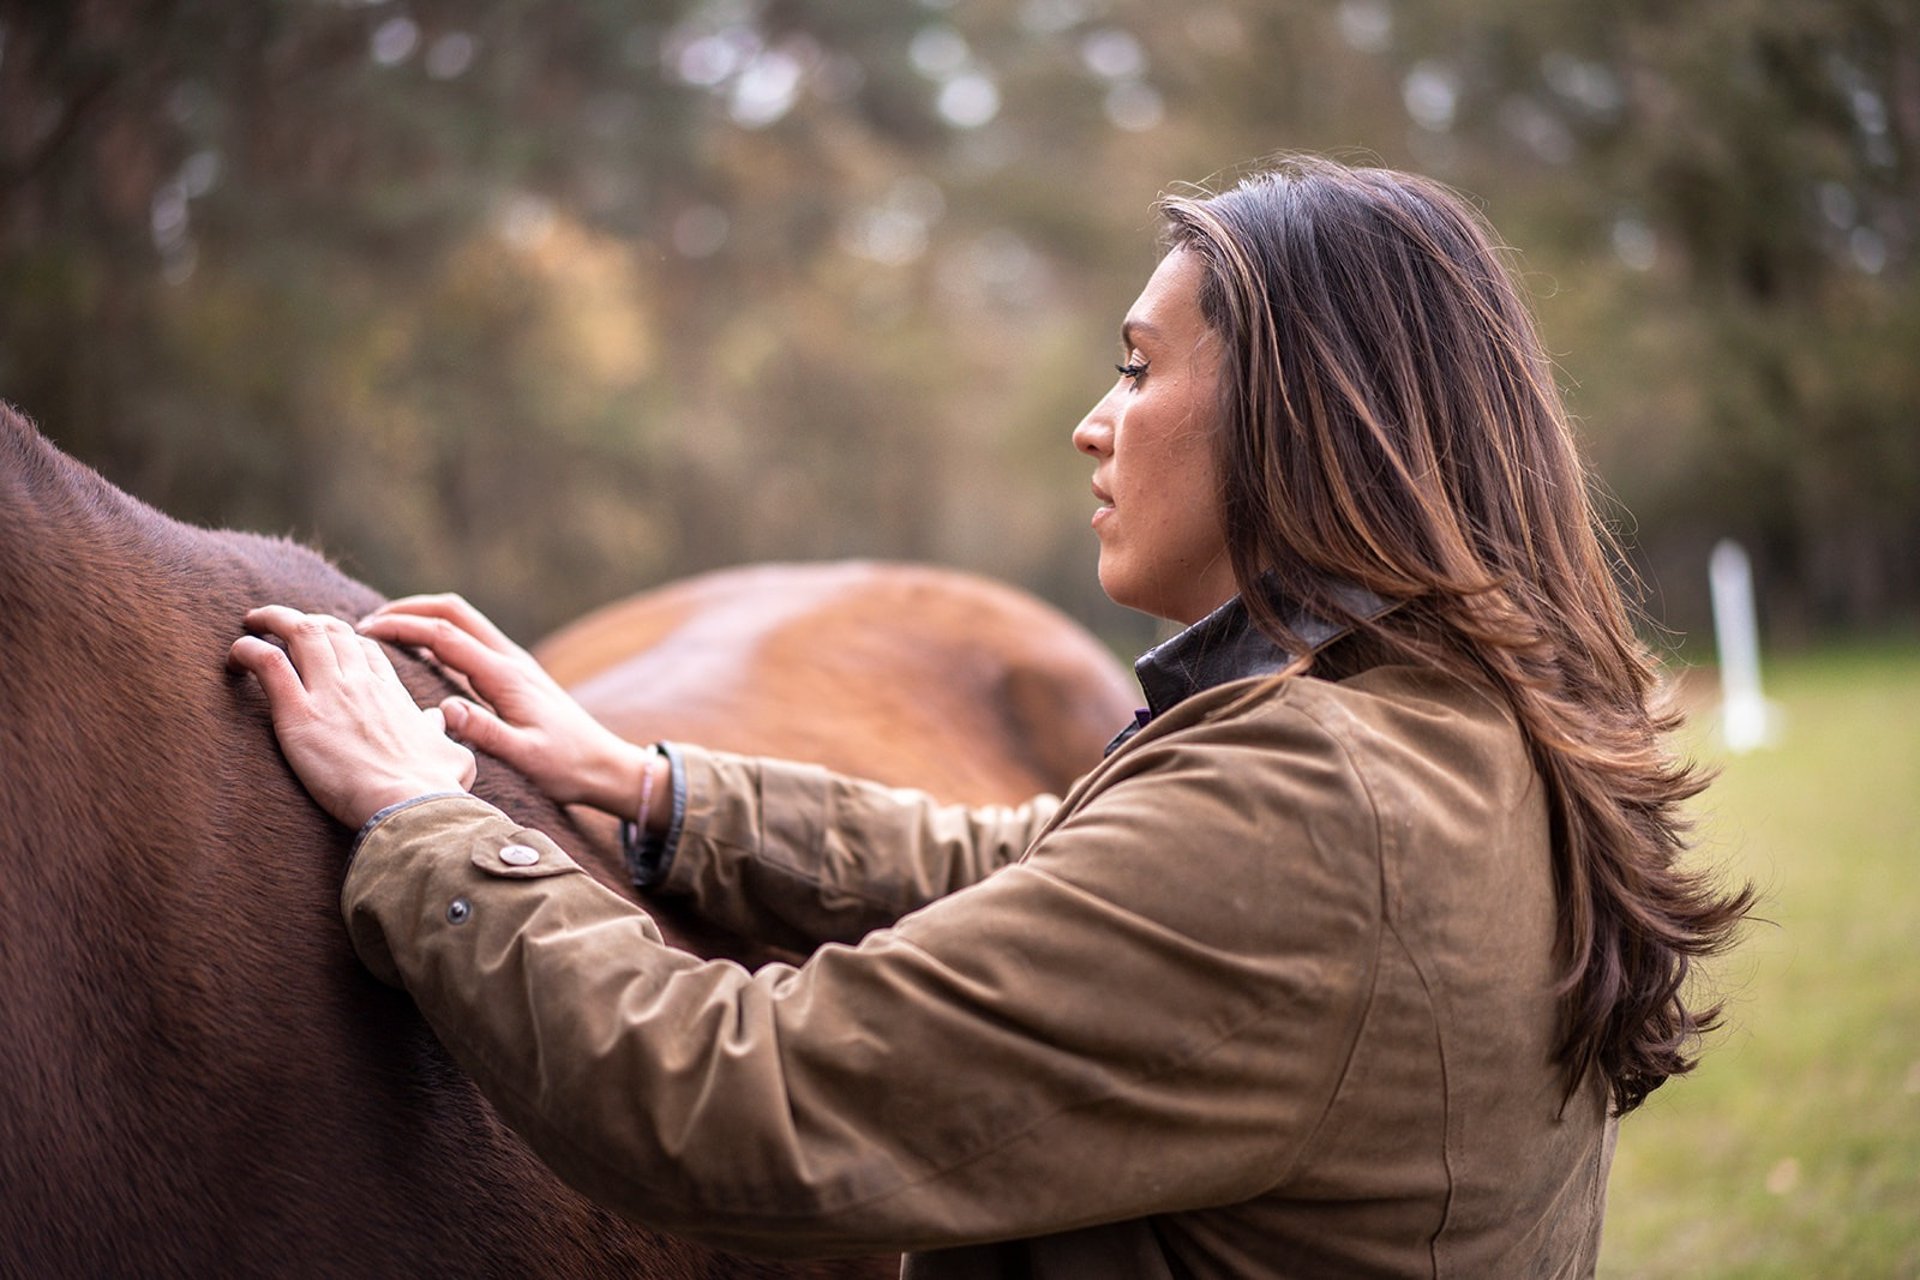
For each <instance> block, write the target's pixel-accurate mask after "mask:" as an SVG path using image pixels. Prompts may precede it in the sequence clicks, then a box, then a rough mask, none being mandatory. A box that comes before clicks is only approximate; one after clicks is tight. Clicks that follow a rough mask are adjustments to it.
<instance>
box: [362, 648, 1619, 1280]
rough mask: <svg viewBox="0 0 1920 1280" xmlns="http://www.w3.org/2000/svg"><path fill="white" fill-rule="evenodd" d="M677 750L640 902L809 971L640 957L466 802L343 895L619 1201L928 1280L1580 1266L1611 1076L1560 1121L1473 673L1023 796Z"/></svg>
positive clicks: (1525, 769) (610, 918) (529, 1122)
mask: <svg viewBox="0 0 1920 1280" xmlns="http://www.w3.org/2000/svg"><path fill="white" fill-rule="evenodd" d="M681 760H682V768H683V770H684V776H685V783H686V809H685V820H684V829H683V831H682V833H681V836H680V841H679V848H678V851H677V853H676V854H675V856H674V859H673V861H672V863H671V865H670V867H669V870H668V874H667V880H666V883H665V884H664V886H663V887H662V891H663V892H667V893H675V894H687V895H692V897H693V898H694V899H695V901H696V903H697V904H698V906H699V907H700V908H701V909H703V910H704V911H705V912H707V913H708V914H709V915H711V916H713V917H715V918H717V919H718V920H720V921H723V922H725V923H727V924H729V925H731V926H733V927H735V928H736V929H739V930H741V931H743V932H746V933H749V934H752V935H757V936H760V937H763V938H768V939H771V940H774V941H785V942H788V943H790V944H805V945H809V946H810V945H812V944H814V943H816V942H829V943H832V944H833V945H827V946H824V947H822V948H821V949H820V950H819V951H818V952H816V953H815V954H814V955H813V957H812V958H811V959H810V960H809V961H808V962H807V963H806V964H805V965H804V966H802V967H799V968H793V967H789V966H784V965H773V966H769V967H767V968H763V969H761V970H760V971H758V972H756V973H751V974H750V973H748V972H747V971H745V970H744V969H742V968H740V967H739V966H737V965H734V964H730V963H726V962H702V961H700V960H698V959H696V958H694V957H692V956H689V955H687V954H684V953H681V952H678V951H675V950H673V949H671V948H668V947H666V946H664V945H661V944H660V942H659V940H658V937H659V935H658V933H657V931H656V930H655V928H654V927H653V924H652V922H651V921H650V920H649V919H648V918H647V916H646V915H645V914H644V913H643V912H642V911H641V910H639V909H638V908H636V907H635V906H633V904H631V903H629V902H627V901H626V900H624V899H622V898H621V897H619V896H618V895H616V894H614V893H612V892H610V891H608V890H606V889H605V888H603V887H602V886H600V885H599V884H598V883H596V882H595V881H594V880H593V879H592V878H591V877H589V876H588V875H586V874H585V873H584V872H582V871H581V870H580V869H579V867H578V866H577V865H576V864H574V863H573V862H572V861H571V860H570V859H568V858H567V856H566V855H565V854H563V853H562V852H561V851H560V850H559V848H558V847H557V846H556V845H554V844H553V843H552V842H551V841H549V840H547V839H546V838H545V837H544V836H542V835H540V834H539V833H537V832H532V831H528V830H525V829H522V828H520V827H518V826H516V825H515V824H514V823H513V822H512V821H511V820H510V819H508V818H506V817H505V816H504V815H502V814H500V813H498V812H497V811H496V810H494V809H493V808H491V807H490V806H488V805H487V804H485V803H484V802H482V801H480V800H477V799H472V798H469V797H456V798H442V799H431V800H427V801H424V802H422V803H418V804H415V805H414V806H412V807H409V808H405V809H402V810H401V811H399V812H397V813H395V814H393V815H392V816H390V817H387V818H386V819H384V820H383V821H381V822H380V823H379V824H378V825H376V826H375V827H374V828H373V829H372V831H371V832H370V833H369V834H368V835H367V836H366V837H365V838H364V840H363V841H362V843H361V845H360V847H359V849H358V852H357V854H356V857H355V859H354V861H353V863H352V865H351V868H350V870H349V874H348V877H347V881H346V884H345V887H344V890H343V897H342V901H343V907H344V910H345V913H346V917H347V921H348V925H349V928H350V931H351V934H352V937H353V941H354V945H355V946H356V948H357V949H358V951H359V953H360V955H361V957H362V958H363V959H364V960H365V962H366V963H367V964H368V966H369V967H370V968H371V969H372V970H373V972H374V973H376V974H378V975H379V976H380V977H382V978H383V979H385V980H386V981H389V982H393V983H396V984H402V985H404V986H405V987H406V989H407V990H408V991H410V992H411V993H412V994H413V995H414V997H415V998H416V1000H417V1001H418V1002H419V1004H420V1007H421V1009H422V1010H423V1011H424V1012H425V1014H426V1016H427V1018H428V1020H429V1021H430V1022H431V1023H432V1025H433V1027H434V1029H435V1030H436V1031H437V1032H438V1034H439V1035H440V1037H441V1039H442V1040H443V1041H444V1042H445V1044H446V1045H447V1047H448V1049H449V1050H450V1051H451V1052H452V1053H453V1054H454V1056H455V1057H456V1058H457V1059H458V1060H459V1061H460V1063H461V1064H462V1065H463V1066H464V1067H465V1068H466V1069H467V1070H468V1071H470V1072H471V1073H472V1074H473V1075H474V1077H475V1079H476V1080H477V1081H478V1082H479V1084H480V1086H481V1087H482V1089H483V1090H484V1091H485V1092H486V1094H487V1095H488V1097H489V1098H491V1099H492V1100H493V1101H494V1103H495V1104H496V1105H497V1106H498V1107H499V1109H500V1110H501V1112H502V1113H503V1114H504V1115H505V1117H506V1118H507V1119H508V1121H509V1122H510V1123H512V1124H513V1125H514V1127H515V1128H516V1129H517V1130H518V1131H519V1132H520V1133H521V1134H522V1135H523V1136H524V1137H525V1138H526V1139H527V1140H528V1141H529V1142H530V1143H531V1144H532V1146H533V1147H534V1148H535V1150H537V1151H538V1152H539V1153H540V1155H541V1156H542V1157H543V1158H544V1159H545V1160H547V1161H548V1162H549V1163H550V1164H551V1165H552V1166H553V1167H554V1168H555V1169H556V1170H557V1171H558V1172H559V1173H560V1174H561V1175H562V1176H563V1177H565V1178H566V1179H567V1180H568V1181H569V1182H571V1183H573V1184H574V1185H575V1186H577V1187H579V1188H581V1189H582V1190H583V1191H585V1192H586V1193H588V1194H589V1195H591V1196H593V1197H595V1198H596V1199H598V1200H600V1201H602V1202H603V1203H605V1204H608V1205H610V1206H612V1207H614V1208H616V1209H617V1210H619V1211H621V1212H623V1213H625V1214H627V1215H629V1216H631V1217H633V1218H635V1219H637V1220H639V1221H641V1222H643V1223H646V1224H649V1225H652V1226H655V1227H658V1228H661V1229H664V1230H668V1231H672V1232H676V1233H679V1234H682V1235H686V1236H690V1237H694V1238H696V1239H700V1240H703V1241H706V1242H708V1243H711V1244H714V1245H718V1246H722V1247H728V1248H734V1249H741V1250H748V1251H759V1252H767V1253H784V1254H808V1253H813V1254H824V1253H873V1252H887V1251H895V1250H898V1251H904V1252H907V1253H909V1254H910V1255H912V1256H910V1257H909V1258H908V1260H907V1264H906V1273H907V1274H908V1275H910V1276H916V1277H1002V1276H1004V1277H1075V1278H1077V1277H1107V1276H1112V1277H1131V1276H1138V1277H1175V1276H1194V1277H1229V1276H1232V1277H1239V1276H1250V1277H1260V1276H1321V1275H1328V1276H1373V1275H1381V1276H1442V1275H1444V1276H1463V1277H1483V1276H1576V1275H1588V1274H1591V1273H1592V1271H1593V1269H1594V1262H1595V1255H1596V1253H1597V1251H1598V1246H1599V1235H1600V1223H1601V1214H1602V1208H1603V1201H1604V1192H1605V1184H1606V1175H1607V1168H1608V1163H1609V1159H1610V1156H1611V1150H1612V1135H1613V1126H1612V1124H1611V1123H1610V1122H1609V1121H1608V1119H1607V1117H1606V1107H1605V1096H1604V1088H1603V1085H1602V1084H1601V1082H1600V1081H1599V1080H1597V1079H1590V1080H1589V1081H1587V1082H1585V1083H1584V1084H1583V1085H1582V1087H1581V1088H1580V1089H1579V1090H1578V1091H1576V1092H1575V1094H1574V1096H1573V1097H1572V1099H1571V1101H1570V1102H1568V1103H1567V1104H1566V1105H1565V1106H1564V1108H1563V1107H1562V1094H1563V1092H1564V1091H1565V1081H1564V1078H1563V1075H1562V1073H1561V1072H1560V1071H1559V1070H1558V1069H1557V1068H1556V1067H1555V1066H1554V1065H1553V1064H1552V1063H1551V1061H1550V1055H1551V1050H1552V1044H1553V1038H1554V1030H1555V1027H1556V1025H1557V1023H1556V1007H1555V1001H1554V998H1553V994H1552V990H1553V985H1554V976H1555V973H1554V960H1553V951H1554V915H1555V907H1554V904H1555V899H1554V890H1553V883H1552V872H1551V868H1550V866H1549V853H1548V830H1547V813H1546V805H1545V801H1544V798H1543V794H1542V788H1541V785H1540V783H1539V781H1538V779H1537V777H1536V775H1535V772H1534V770H1533V768H1532V767H1531V765H1530V763H1529V761H1528V758H1527V753H1526V751H1525V750H1524V748H1523V745H1522V742H1521V739H1520V736H1519V734H1518V732H1517V730H1516V729H1515V727H1514V724H1513V722H1512V719H1511V717H1510V715H1509V714H1508V713H1507V712H1506V711H1505V710H1504V709H1503V708H1502V707H1501V706H1499V705H1498V704H1497V703H1496V701H1495V700H1494V699H1492V698H1491V697H1490V696H1489V695H1487V694H1486V693H1485V692H1484V691H1482V690H1479V689H1476V688H1473V687H1470V686H1467V685H1464V684H1461V683H1459V682H1456V681H1452V680H1447V679H1441V678H1438V677H1435V676H1432V675H1430V674H1428V673H1423V672H1420V671H1417V670H1414V669H1411V668H1407V667H1395V666H1375V667H1373V668H1371V669H1369V670H1364V671H1361V672H1358V673H1357V674H1352V675H1350V676H1348V677H1347V678H1345V679H1338V680H1334V679H1321V678H1315V677H1304V678H1291V679H1286V680H1283V681H1272V680H1238V681H1231V682H1229V683H1226V684H1223V685H1219V686H1217V687H1214V688H1210V689H1206V690H1203V691H1201V692H1198V693H1195V694H1194V695H1193V696H1191V697H1188V698H1186V699H1185V700H1184V701H1182V702H1180V703H1179V704H1178V705H1177V706H1174V707H1173V708H1171V709H1170V710H1168V711H1166V712H1165V713H1164V714H1162V715H1159V716H1158V717H1157V718H1155V719H1154V720H1153V721H1152V722H1151V723H1150V724H1148V725H1147V726H1146V728H1145V729H1144V730H1142V731H1140V732H1139V733H1137V734H1136V735H1135V736H1134V737H1132V738H1131V739H1130V740H1129V741H1127V742H1126V743H1125V744H1124V745H1123V746H1121V747H1120V748H1119V749H1118V750H1116V751H1115V752H1113V754H1111V755H1110V756H1109V757H1108V758H1107V760H1106V761H1105V762H1104V763H1103V764H1101V765H1100V766H1099V767H1098V768H1096V769H1095V770H1094V771H1093V772H1092V773H1091V774H1089V775H1088V776H1087V777H1086V778H1084V779H1082V780H1081V781H1080V782H1079V783H1078V784H1076V786H1075V787H1074V788H1073V790H1072V791H1071V792H1070V793H1069V794H1068V795H1067V796H1066V797H1065V798H1064V800H1063V801H1060V802H1057V803H1056V802H1055V801H1052V800H1042V801H1039V802H1036V803H1034V804H1033V805H1030V806H1027V807H1024V808H1019V809H988V810H976V811H967V810H963V809H960V808H952V807H941V806H937V805H934V804H932V803H931V802H929V801H927V800H926V799H925V798H923V797H920V796H917V795H915V794H912V793H907V792H899V791H895V790H890V789H886V788H881V787H877V786H873V785H871V784H865V783H858V782H853V781H849V780H847V779H843V778H838V777H835V776H832V775H829V774H827V773H825V772H822V771H820V770H817V769H813V768H809V767H804V766H798V765H792V764H784V763H775V762H769V761H757V760H752V759H746V758H742V757H736V756H730V755H724V754H718V753H708V752H702V751H699V750H696V749H693V748H682V749H681ZM527 851H531V853H532V854H533V855H537V856H534V857H531V858H530V857H529V853H528V852H527ZM843 944H853V945H843ZM992 1242H1002V1243H992Z"/></svg>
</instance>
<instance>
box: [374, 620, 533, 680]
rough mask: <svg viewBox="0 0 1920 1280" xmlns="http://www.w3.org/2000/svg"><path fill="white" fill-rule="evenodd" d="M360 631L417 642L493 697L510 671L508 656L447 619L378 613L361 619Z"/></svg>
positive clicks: (392, 641) (380, 637)
mask: <svg viewBox="0 0 1920 1280" xmlns="http://www.w3.org/2000/svg"><path fill="white" fill-rule="evenodd" d="M359 632H360V634H361V635H362V636H366V637H368V638H370V639H373V640H384V641H386V642H387V643H388V644H404V645H414V646H416V647H418V648H421V649H425V650H426V651H427V652H429V653H431V654H432V655H433V656H434V657H435V658H438V659H439V660H440V661H441V662H443V663H445V664H446V665H447V666H449V667H451V668H452V669H453V670H455V671H457V672H459V673H460V674H461V675H463V676H465V677H466V678H467V679H468V680H470V681H472V683H473V688H474V692H476V693H478V694H479V695H480V696H481V697H483V698H488V699H491V698H492V697H493V690H494V689H495V688H497V687H498V685H499V681H500V679H501V678H502V677H503V676H504V675H505V674H506V670H507V668H506V664H507V662H508V657H507V655H505V654H503V653H501V652H499V651H498V650H495V649H492V648H490V647H488V646H487V645H486V644H484V643H483V642H482V641H480V640H479V639H478V638H476V637H475V636H474V635H473V634H472V633H470V632H468V631H465V630H462V629H461V628H460V627H458V626H456V625H455V624H454V623H452V622H449V621H447V620H446V619H444V618H428V617H421V616H419V615H417V614H411V613H390V614H375V615H372V616H370V617H366V618H363V619H361V620H360V626H359Z"/></svg>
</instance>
